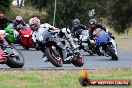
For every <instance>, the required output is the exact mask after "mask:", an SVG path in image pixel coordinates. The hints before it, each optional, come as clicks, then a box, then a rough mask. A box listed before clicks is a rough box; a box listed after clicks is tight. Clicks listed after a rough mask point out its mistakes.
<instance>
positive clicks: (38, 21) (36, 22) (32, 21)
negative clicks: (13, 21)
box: [29, 17, 40, 26]
mask: <svg viewBox="0 0 132 88" xmlns="http://www.w3.org/2000/svg"><path fill="white" fill-rule="evenodd" d="M33 24H35V25H38V26H40V20H39V19H38V18H37V17H33V18H31V19H30V20H29V25H33Z"/></svg>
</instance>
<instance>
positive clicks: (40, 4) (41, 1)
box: [25, 0, 48, 12]
mask: <svg viewBox="0 0 132 88" xmlns="http://www.w3.org/2000/svg"><path fill="white" fill-rule="evenodd" d="M47 1H48V0H25V5H32V6H33V7H34V8H36V9H38V10H39V11H40V12H41V11H42V9H43V8H46V5H47Z"/></svg>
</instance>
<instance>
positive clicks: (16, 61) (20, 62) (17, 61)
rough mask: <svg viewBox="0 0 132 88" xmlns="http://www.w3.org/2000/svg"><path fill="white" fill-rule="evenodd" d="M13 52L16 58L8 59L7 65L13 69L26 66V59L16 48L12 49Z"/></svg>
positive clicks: (9, 57)
mask: <svg viewBox="0 0 132 88" xmlns="http://www.w3.org/2000/svg"><path fill="white" fill-rule="evenodd" d="M10 51H11V52H15V54H14V56H12V55H10V56H8V57H7V62H6V65H8V66H9V67H11V68H22V67H23V66H24V57H23V55H22V54H21V52H19V51H18V50H17V49H16V48H15V47H13V49H10Z"/></svg>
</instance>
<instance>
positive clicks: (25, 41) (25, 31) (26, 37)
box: [18, 24, 34, 49]
mask: <svg viewBox="0 0 132 88" xmlns="http://www.w3.org/2000/svg"><path fill="white" fill-rule="evenodd" d="M18 32H19V34H20V37H19V41H20V44H21V45H22V46H23V47H24V49H29V48H33V47H34V46H33V40H32V30H31V29H30V26H29V25H28V24H26V26H24V27H21V29H20V30H19V31H18Z"/></svg>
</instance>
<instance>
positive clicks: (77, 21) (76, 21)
mask: <svg viewBox="0 0 132 88" xmlns="http://www.w3.org/2000/svg"><path fill="white" fill-rule="evenodd" d="M72 24H73V25H78V24H80V20H78V19H74V20H73V21H72Z"/></svg>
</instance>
